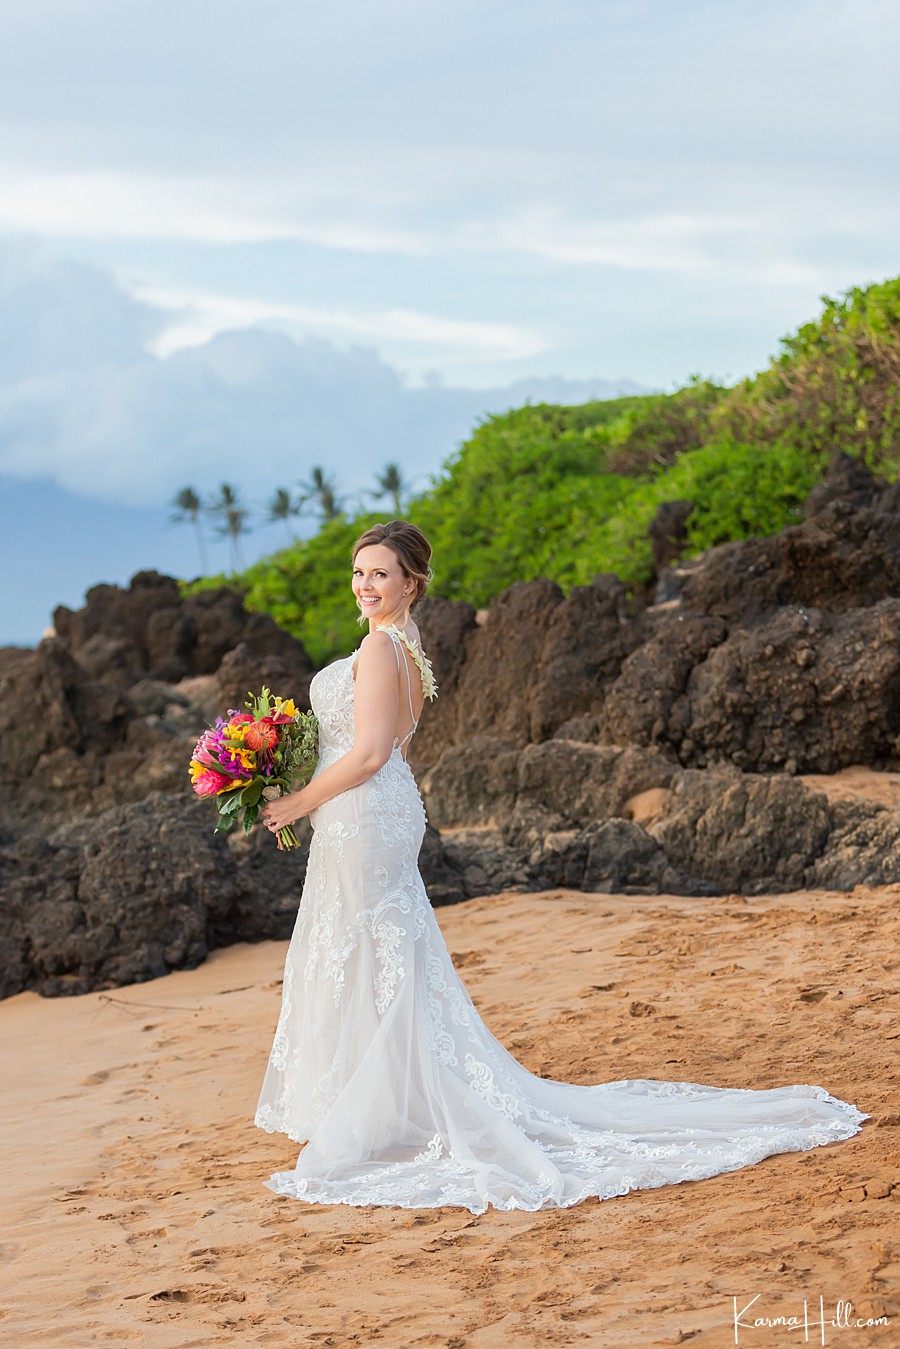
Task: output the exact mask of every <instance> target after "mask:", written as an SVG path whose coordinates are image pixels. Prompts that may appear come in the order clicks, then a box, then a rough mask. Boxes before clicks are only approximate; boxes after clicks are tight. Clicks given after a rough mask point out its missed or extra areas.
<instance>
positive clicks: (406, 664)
mask: <svg viewBox="0 0 900 1349" xmlns="http://www.w3.org/2000/svg"><path fill="white" fill-rule="evenodd" d="M388 636H389V637H390V639H391V641H392V642H393V644H394V654H395V655H396V657H397V669H398V670H399V669H400V662H401V659H402V661H403V668H404V670H405V671H406V695H407V697H408V699H409V715H410V716H411V717H412V726H410V728H409V730H408V731H407V732H406V735H405V736H404V737H403V739H402V740H400V741H398V742H397V745H396V746H395V748H396V749H402V747H403V746H404V745H405V744H406V742H407V740H409V739H410V738H411V736H412V734H413V732H414V731H415V729H416V727H417V726H418V724H419V719H418V717H417V716H416V714H415V712H414V711H413V702H412V681H411V679H410V677H409V661H408V660H407V659H406V656H405V655H404V656H403V657H401V655H400V645H401V639H400V637H399V636H398V635H397V633H395V632H391V631H390V629H388ZM394 739H395V740H396V739H397V737H396V736H394Z"/></svg>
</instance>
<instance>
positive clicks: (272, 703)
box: [189, 688, 319, 848]
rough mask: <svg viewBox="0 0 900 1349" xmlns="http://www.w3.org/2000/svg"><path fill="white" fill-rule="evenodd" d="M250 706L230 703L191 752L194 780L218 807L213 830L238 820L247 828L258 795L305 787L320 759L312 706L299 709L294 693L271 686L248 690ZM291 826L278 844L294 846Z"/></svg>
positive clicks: (199, 792)
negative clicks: (281, 694) (277, 693)
mask: <svg viewBox="0 0 900 1349" xmlns="http://www.w3.org/2000/svg"><path fill="white" fill-rule="evenodd" d="M244 706H245V707H246V708H248V709H249V710H248V711H247V712H237V711H235V709H234V708H231V709H229V711H228V712H227V713H226V714H225V716H224V717H216V724H215V725H214V726H211V727H210V728H209V730H208V731H204V732H203V734H202V735H201V737H200V739H199V740H198V741H197V744H196V747H195V749H194V753H193V754H192V756H191V764H190V769H189V772H190V775H191V784H192V786H193V788H194V791H195V792H196V793H197V795H198V796H209V797H212V798H213V800H214V801H215V805H216V810H217V812H218V820H217V821H216V826H215V831H214V832H218V831H219V830H228V829H231V828H232V826H233V825H234V824H235V822H236V821H238V820H240V821H241V823H242V824H243V827H244V833H245V834H249V833H250V830H251V829H252V827H253V825H254V823H255V821H256V818H257V816H258V815H259V811H260V801H261V800H265V801H274V800H275V799H276V798H277V797H279V796H282V795H284V794H285V793H287V792H291V791H295V790H297V789H298V788H300V787H305V786H306V784H307V783H308V782H309V780H310V778H311V777H312V775H313V773H314V772H315V769H316V764H317V762H318V740H319V734H318V732H319V727H318V722H317V720H316V715H315V713H314V712H300V711H298V710H297V708H296V707H295V706H294V702H293V699H291V698H288V699H287V700H285V699H283V698H276V697H274V696H273V695H272V693H271V692H270V691H269V689H267V688H263V690H262V692H261V693H260V694H257V695H255V696H254V694H252V693H251V694H250V698H249V701H248V702H246V703H245V704H244ZM298 844H299V840H298V838H297V836H296V834H295V833H294V831H293V829H291V828H290V826H287V827H286V828H285V829H279V831H278V846H279V848H296V847H297V846H298Z"/></svg>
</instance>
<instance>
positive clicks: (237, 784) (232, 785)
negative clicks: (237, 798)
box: [222, 778, 247, 792]
mask: <svg viewBox="0 0 900 1349" xmlns="http://www.w3.org/2000/svg"><path fill="white" fill-rule="evenodd" d="M246 785H247V784H246V782H245V781H244V779H243V778H235V780H234V782H229V784H228V786H227V787H223V788H222V791H223V792H233V791H234V789H235V787H246Z"/></svg>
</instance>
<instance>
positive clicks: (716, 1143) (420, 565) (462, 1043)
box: [255, 520, 870, 1213]
mask: <svg viewBox="0 0 900 1349" xmlns="http://www.w3.org/2000/svg"><path fill="white" fill-rule="evenodd" d="M430 558H431V547H430V545H429V543H428V541H427V540H426V539H425V537H424V535H422V533H421V532H420V531H419V530H418V529H416V528H415V526H413V525H411V524H408V523H407V522H405V521H402V520H393V521H391V522H390V523H388V524H383V525H375V526H374V527H373V528H372V529H370V530H368V531H367V532H366V533H365V534H363V535H362V537H361V538H360V539H358V540H357V542H356V544H355V545H354V548H353V554H352V563H353V569H352V587H353V594H354V596H355V599H356V604H357V606H358V608H359V621H360V622H361V623H365V622H366V621H368V624H369V631H368V634H367V635H366V636H365V637H364V638H363V640H362V643H361V645H360V647H359V649H358V651H356V652H353V653H352V654H351V655H349V656H345V657H343V658H341V659H339V660H336V661H333V662H332V663H331V664H330V665H328V666H326V667H325V668H324V669H322V670H320V671H319V672H318V673H317V674H316V675H315V677H314V678H313V681H312V683H311V685H310V701H311V703H312V707H313V710H314V711H315V713H316V715H317V717H318V721H319V751H320V759H319V763H318V766H317V768H316V772H315V774H314V776H313V778H312V781H311V782H310V783H309V784H308V786H306V787H304V788H303V789H302V791H299V792H294V793H292V794H291V795H288V796H285V797H282V798H281V799H279V800H278V801H274V802H272V803H271V804H270V805H268V806H267V807H266V809H265V812H264V814H265V817H266V824H267V826H268V827H269V828H270V829H272V830H275V829H279V828H282V827H283V826H284V825H286V824H291V823H293V822H294V821H296V820H299V819H300V818H301V817H302V816H304V815H308V816H309V818H310V823H311V824H312V826H313V831H314V832H313V839H312V844H311V847H310V853H309V862H308V865H307V872H306V879H305V882H304V886H303V894H302V897H301V901H300V908H299V911H298V914H297V921H296V925H295V927H294V932H293V936H292V937H291V941H290V945H289V947H288V952H287V958H286V960H285V966H284V984H283V992H282V1006H281V1013H280V1016H279V1019H278V1026H277V1029H276V1032H275V1039H274V1044H273V1046H272V1050H271V1053H270V1056H269V1061H268V1066H267V1068H266V1072H265V1077H264V1080H263V1084H262V1090H261V1093H260V1097H259V1104H258V1107H257V1110H256V1115H255V1123H256V1124H257V1125H259V1127H260V1128H262V1129H265V1130H266V1131H267V1132H270V1133H271V1132H275V1131H278V1132H281V1133H285V1134H287V1135H288V1137H289V1138H292V1139H293V1140H294V1141H295V1142H298V1143H305V1147H303V1149H302V1150H301V1152H300V1155H299V1158H298V1159H297V1163H296V1165H295V1167H294V1168H293V1170H290V1171H279V1172H276V1173H275V1174H274V1175H272V1176H271V1177H270V1178H269V1179H268V1180H267V1181H265V1182H263V1183H264V1184H265V1185H267V1186H268V1187H269V1188H270V1189H271V1190H273V1191H274V1192H275V1193H276V1194H283V1195H290V1196H292V1197H294V1198H296V1199H300V1200H303V1201H305V1202H307V1203H316V1204H355V1205H365V1204H377V1205H390V1206H399V1207H402V1208H435V1207H439V1206H441V1205H445V1204H446V1205H456V1206H462V1207H465V1208H467V1209H469V1210H470V1211H471V1212H472V1213H483V1212H484V1211H485V1210H486V1209H487V1207H488V1206H489V1205H491V1204H492V1205H494V1206H495V1207H496V1208H498V1209H529V1210H536V1209H545V1208H557V1207H569V1206H570V1205H572V1204H577V1203H578V1202H579V1201H581V1200H583V1199H586V1198H587V1197H588V1196H591V1195H596V1196H597V1197H599V1198H600V1199H608V1198H610V1197H612V1196H613V1195H621V1194H626V1193H627V1192H628V1191H629V1190H633V1189H651V1188H655V1187H657V1186H660V1185H668V1184H675V1183H678V1182H680V1181H685V1180H701V1179H703V1178H705V1177H708V1176H714V1175H718V1174H719V1173H721V1172H724V1171H734V1170H737V1169H738V1168H740V1167H743V1166H747V1165H749V1164H750V1163H752V1162H758V1161H760V1160H761V1159H762V1158H764V1157H768V1156H770V1155H772V1154H773V1153H778V1152H792V1151H805V1150H807V1149H809V1148H813V1147H817V1146H819V1145H820V1144H825V1143H831V1142H834V1141H836V1140H838V1139H845V1138H850V1137H851V1136H852V1135H853V1134H855V1133H857V1132H858V1131H859V1129H860V1127H861V1124H862V1121H863V1120H865V1119H869V1118H870V1116H869V1115H866V1114H863V1113H862V1112H861V1111H859V1110H858V1109H857V1108H856V1106H853V1105H849V1104H848V1103H847V1102H845V1101H841V1100H837V1099H835V1097H833V1096H831V1095H829V1093H828V1092H827V1091H826V1090H825V1089H824V1088H823V1087H819V1086H805V1085H794V1086H785V1087H774V1088H770V1089H764V1090H753V1089H747V1088H735V1087H714V1086H705V1085H703V1084H701V1083H696V1082H661V1081H654V1080H648V1079H624V1080H619V1081H615V1082H604V1083H600V1084H599V1085H596V1086H581V1085H577V1084H574V1083H567V1082H559V1081H554V1080H548V1079H544V1078H540V1077H537V1076H535V1075H534V1074H533V1073H531V1072H529V1071H528V1070H527V1069H526V1068H525V1067H524V1066H523V1065H522V1064H520V1063H519V1062H518V1060H517V1059H515V1058H514V1057H513V1056H512V1055H511V1054H510V1053H509V1052H508V1051H507V1050H506V1049H505V1048H504V1047H503V1045H502V1044H501V1043H500V1042H499V1041H498V1040H497V1039H496V1038H495V1037H494V1036H493V1035H492V1034H491V1032H490V1031H489V1030H488V1028H487V1027H486V1026H485V1024H484V1022H483V1021H482V1019H481V1017H480V1016H479V1014H478V1011H477V1009H476V1007H475V1005H474V1003H473V1002H472V999H471V997H470V996H469V993H468V991H467V989H466V987H465V985H464V984H463V983H462V981H461V980H460V978H459V976H458V975H457V973H456V970H455V968H454V966H453V963H452V961H451V959H450V955H449V952H448V951H447V947H446V945H445V943H444V940H443V936H442V934H441V930H440V927H439V926H438V923H437V920H436V918H435V916H434V912H433V910H432V907H431V904H430V902H429V899H428V895H427V893H426V891H425V887H424V884H423V882H422V878H421V875H420V874H419V870H418V866H417V859H418V855H419V849H420V847H421V844H422V839H423V837H424V833H425V810H424V806H423V804H422V798H421V796H420V795H419V791H418V788H417V786H416V782H415V778H414V777H413V773H412V770H411V768H410V767H409V764H408V763H407V760H406V752H405V751H406V750H407V749H408V746H409V742H410V739H411V738H412V735H413V734H414V732H415V730H416V726H417V725H418V721H419V717H420V716H421V713H422V708H423V705H424V701H425V697H426V695H427V696H429V697H434V695H435V693H436V688H435V685H434V680H433V677H432V673H431V666H430V663H429V661H428V659H427V657H426V656H425V654H424V652H423V651H422V647H421V642H420V640H419V633H418V630H417V628H416V625H415V623H414V622H413V621H412V619H411V611H412V610H413V608H414V606H415V605H416V604H417V603H418V601H419V600H421V599H422V597H423V595H424V594H425V592H426V589H427V586H428V582H429V579H430V576H431V569H430V565H429V563H430Z"/></svg>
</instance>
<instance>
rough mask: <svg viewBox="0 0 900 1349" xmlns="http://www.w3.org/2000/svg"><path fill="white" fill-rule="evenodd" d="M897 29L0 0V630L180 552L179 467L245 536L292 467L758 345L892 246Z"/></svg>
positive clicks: (265, 1) (846, 13) (336, 459)
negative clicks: (245, 525)
mask: <svg viewBox="0 0 900 1349" xmlns="http://www.w3.org/2000/svg"><path fill="white" fill-rule="evenodd" d="M898 56H900V7H898V6H897V5H896V4H894V3H893V0H811V2H810V3H798V2H797V0H777V2H776V0H728V3H722V0H681V3H679V4H673V3H671V0H515V3H513V0H477V3H475V2H474V0H453V3H449V0H446V2H445V0H377V2H373V0H330V3H329V4H328V5H321V4H315V5H314V4H311V3H308V0H306V2H304V0H258V3H256V4H255V5H248V4H247V3H246V2H245V0H243V2H242V3H236V2H235V0H179V2H178V3H177V4H175V3H172V2H171V0H154V4H152V5H145V4H138V3H137V2H136V0H0V507H2V520H3V530H2V537H0V571H2V574H3V576H4V578H5V579H6V582H7V583H6V584H5V585H4V587H3V591H2V600H0V606H2V607H0V642H6V643H10V642H12V643H21V644H31V643H33V642H35V641H37V640H38V639H39V638H40V636H41V634H42V632H43V631H44V630H45V628H46V626H47V624H48V623H49V622H50V616H51V613H52V610H53V607H54V606H55V604H57V603H65V604H68V605H70V606H73V607H74V606H77V605H78V604H79V603H81V601H82V597H83V594H84V592H85V589H86V588H87V587H89V586H90V585H92V584H94V583H95V582H101V581H103V582H116V583H121V584H124V583H127V581H128V579H129V577H130V576H131V575H132V573H133V572H135V571H137V570H139V569H142V568H146V567H156V568H158V569H159V570H164V571H169V572H172V573H173V574H177V575H187V576H191V575H195V574H197V572H198V570H199V566H200V564H199V558H198V554H197V549H196V546H195V541H194V538H193V535H192V533H191V531H190V529H189V528H187V527H185V526H183V525H182V526H178V525H175V524H172V523H171V522H170V520H169V516H170V509H169V506H170V502H171V499H172V497H173V495H174V493H175V492H176V491H177V490H178V489H179V488H181V487H183V486H186V485H192V486H194V487H195V489H196V490H197V491H198V492H200V493H201V495H203V496H207V495H208V494H209V493H211V492H212V491H213V490H214V489H215V488H216V487H217V485H218V484H219V483H221V482H223V481H228V482H232V483H234V484H235V485H236V486H237V487H238V489H239V490H240V491H241V493H242V494H243V496H244V498H245V499H246V501H247V503H248V505H249V506H250V507H251V508H252V511H253V519H254V521H255V522H256V523H257V528H256V529H255V530H254V532H253V533H252V534H251V535H249V537H248V538H247V539H246V540H245V542H244V552H245V560H250V559H252V558H253V557H255V556H259V555H261V554H263V553H264V552H266V551H268V550H270V549H271V548H273V547H275V546H277V545H278V544H279V543H280V542H283V541H284V538H285V534H284V532H283V529H282V527H280V526H278V527H276V526H272V525H268V526H267V525H264V523H263V521H264V516H265V507H266V503H267V502H268V500H270V499H271V496H272V494H273V492H274V490H275V488H276V487H279V486H286V487H288V488H294V487H295V486H296V484H297V483H298V482H301V481H306V480H307V479H308V477H309V475H310V473H311V471H312V468H313V467H314V466H315V465H321V466H323V467H324V468H325V470H326V471H327V472H329V473H331V474H333V475H334V477H335V480H336V483H337V486H338V489H339V491H340V492H342V493H343V494H344V496H345V499H346V500H347V502H348V504H351V505H352V504H353V503H355V502H361V501H363V500H365V502H366V504H369V505H371V504H373V501H374V498H372V497H364V493H365V492H366V491H367V490H369V489H370V488H371V487H372V486H373V484H374V478H375V474H376V473H378V472H380V471H381V470H382V469H383V467H384V465H385V464H386V463H387V462H388V461H391V460H393V461H396V462H398V463H399V464H400V465H401V467H402V469H403V472H404V474H405V475H406V477H407V478H408V480H409V481H410V482H412V483H413V484H414V485H416V486H417V487H420V488H421V487H423V486H426V485H427V484H428V483H429V482H430V481H432V480H433V478H434V476H435V475H436V474H438V473H439V472H440V470H441V466H442V465H443V464H444V463H445V462H446V460H447V459H448V457H449V456H451V455H452V454H453V453H454V452H455V451H456V449H457V448H458V446H459V444H460V443H461V442H462V441H463V440H464V439H465V438H466V437H467V436H468V434H469V433H470V432H471V430H472V428H473V427H474V426H475V425H476V424H477V422H478V421H479V419H481V418H482V417H484V416H485V415H487V414H488V413H491V412H500V411H503V410H504V409H506V408H508V407H512V406H517V405H520V404H522V403H524V402H525V401H526V400H529V399H530V400H532V401H539V400H547V401H558V402H578V401H583V400H584V399H586V398H588V397H610V396H614V395H615V394H617V393H619V392H631V391H638V390H643V389H659V390H671V389H673V388H675V387H677V386H678V385H679V384H681V383H683V382H684V381H685V380H686V379H687V378H689V377H690V376H691V375H694V374H700V375H705V376H709V377H711V378H714V379H717V380H720V381H722V382H726V383H727V382H732V381H734V380H737V379H739V378H741V377H743V376H744V375H747V374H752V373H753V372H754V371H756V370H758V369H761V368H763V367H764V366H765V365H766V364H767V362H768V360H769V359H770V357H771V356H772V355H773V354H775V353H776V351H777V348H778V342H779V339H780V338H781V337H782V336H784V335H785V334H787V333H788V332H790V331H792V330H793V329H795V328H796V327H797V326H798V325H799V324H801V323H803V322H805V321H806V320H808V319H810V318H812V317H813V316H814V315H815V313H816V312H817V310H818V307H819V303H820V297H821V296H822V295H824V294H830V295H834V294H837V293H840V292H842V291H844V290H846V289H847V288H849V287H850V286H853V285H864V284H867V283H868V282H871V281H875V280H880V279H883V278H884V277H886V276H891V275H895V274H897V273H898V272H900V252H898V239H900V230H898V226H900V182H898V175H897V172H896V166H897V162H898V156H897V130H898V121H900V96H898V94H897V92H896V78H895V70H896V65H897V59H898ZM381 504H382V505H383V506H384V510H385V518H389V516H390V514H391V513H392V512H391V510H390V508H389V505H388V503H387V502H382V503H381ZM298 528H299V529H300V532H301V533H309V532H311V531H312V530H313V529H314V528H315V521H314V520H313V519H312V518H311V517H305V518H304V519H303V520H302V521H300V522H299V525H298ZM209 552H210V557H211V562H212V565H213V566H214V567H216V568H217V569H219V568H224V567H226V566H227V563H228V556H227V551H226V547H225V544H224V542H222V541H219V540H217V539H215V538H211V539H210V540H209Z"/></svg>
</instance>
